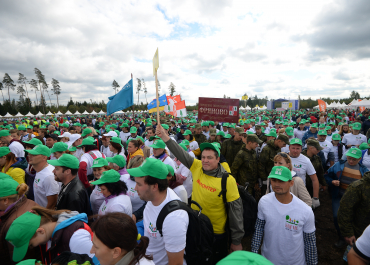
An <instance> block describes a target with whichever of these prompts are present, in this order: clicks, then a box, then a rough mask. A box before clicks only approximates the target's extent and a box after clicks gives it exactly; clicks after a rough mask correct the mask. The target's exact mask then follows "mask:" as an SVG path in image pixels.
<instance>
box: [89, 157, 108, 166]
mask: <svg viewBox="0 0 370 265" xmlns="http://www.w3.org/2000/svg"><path fill="white" fill-rule="evenodd" d="M107 158H108V157H106V158H104V157H98V158H96V159H94V162H93V165H92V166H91V168H94V167H104V166H108V160H107Z"/></svg>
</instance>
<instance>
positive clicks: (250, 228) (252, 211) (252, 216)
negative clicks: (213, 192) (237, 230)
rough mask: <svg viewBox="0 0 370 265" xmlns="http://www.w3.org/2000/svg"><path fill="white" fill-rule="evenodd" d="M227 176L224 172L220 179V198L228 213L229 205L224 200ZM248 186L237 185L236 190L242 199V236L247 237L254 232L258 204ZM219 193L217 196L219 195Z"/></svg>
mask: <svg viewBox="0 0 370 265" xmlns="http://www.w3.org/2000/svg"><path fill="white" fill-rule="evenodd" d="M228 177H229V173H227V172H225V173H224V174H223V175H222V179H221V192H220V195H222V199H223V201H224V204H225V209H226V214H227V215H228V214H229V207H228V205H227V201H226V192H227V189H226V183H227V178H228ZM247 189H248V186H246V187H243V186H240V185H238V191H239V195H240V198H241V199H242V203H243V226H244V237H247V236H249V235H251V234H252V233H253V232H254V225H255V224H256V220H257V212H258V206H257V202H256V200H255V199H254V198H253V196H252V195H250V194H249V192H248V190H247ZM220 195H219V196H220Z"/></svg>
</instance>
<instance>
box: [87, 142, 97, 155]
mask: <svg viewBox="0 0 370 265" xmlns="http://www.w3.org/2000/svg"><path fill="white" fill-rule="evenodd" d="M84 147H85V153H86V152H89V151H92V150H96V149H98V148H97V147H96V145H95V144H94V145H84Z"/></svg>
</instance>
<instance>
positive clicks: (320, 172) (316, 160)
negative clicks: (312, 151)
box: [301, 149, 328, 197]
mask: <svg viewBox="0 0 370 265" xmlns="http://www.w3.org/2000/svg"><path fill="white" fill-rule="evenodd" d="M301 154H302V155H304V156H307V157H308V158H309V159H310V161H311V163H312V165H313V167H314V168H315V171H316V176H317V179H318V180H319V183H320V184H321V185H322V186H327V185H328V184H327V183H326V181H325V178H324V173H325V171H324V168H323V167H322V163H321V158H320V157H319V156H318V155H314V156H313V157H309V156H308V155H307V149H305V150H303V151H302V153H301ZM306 188H307V190H308V192H309V193H310V195H311V197H312V191H313V186H312V180H311V178H310V177H309V176H308V175H307V174H306Z"/></svg>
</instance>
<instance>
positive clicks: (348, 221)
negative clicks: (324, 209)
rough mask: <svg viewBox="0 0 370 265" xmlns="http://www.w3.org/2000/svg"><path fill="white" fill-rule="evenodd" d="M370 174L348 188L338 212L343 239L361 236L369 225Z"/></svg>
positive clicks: (366, 174)
mask: <svg viewBox="0 0 370 265" xmlns="http://www.w3.org/2000/svg"><path fill="white" fill-rule="evenodd" d="M369 205H370V172H366V173H365V174H364V177H363V178H362V179H360V180H357V181H355V182H353V183H352V184H351V185H349V186H348V188H347V190H346V192H345V193H344V195H343V197H342V199H341V201H340V206H339V210H338V224H339V228H340V231H341V233H342V235H343V236H344V237H351V236H355V237H356V238H358V237H359V236H361V234H362V232H363V231H364V230H365V228H366V227H367V226H368V225H369V224H370V207H369Z"/></svg>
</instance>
